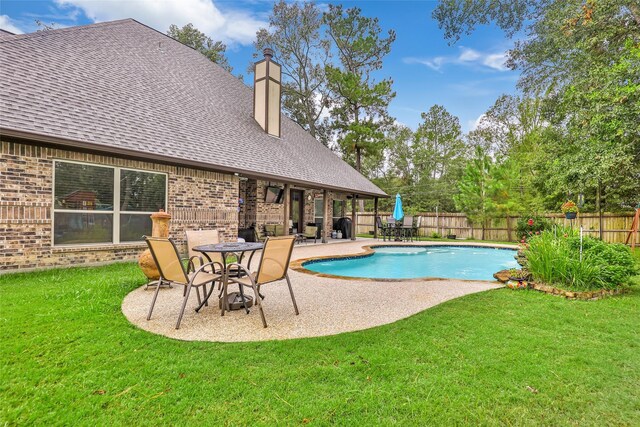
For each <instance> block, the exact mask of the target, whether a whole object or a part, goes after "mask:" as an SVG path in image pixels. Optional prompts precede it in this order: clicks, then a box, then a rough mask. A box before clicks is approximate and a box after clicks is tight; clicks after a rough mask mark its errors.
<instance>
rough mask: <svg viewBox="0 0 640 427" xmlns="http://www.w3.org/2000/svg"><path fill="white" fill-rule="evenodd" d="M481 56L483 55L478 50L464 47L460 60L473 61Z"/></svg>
mask: <svg viewBox="0 0 640 427" xmlns="http://www.w3.org/2000/svg"><path fill="white" fill-rule="evenodd" d="M481 57H482V55H480V53H479V52H478V51H475V50H473V49H469V48H466V47H463V48H462V53H460V56H458V60H460V61H461V62H473V61H476V60H478V59H479V58H481Z"/></svg>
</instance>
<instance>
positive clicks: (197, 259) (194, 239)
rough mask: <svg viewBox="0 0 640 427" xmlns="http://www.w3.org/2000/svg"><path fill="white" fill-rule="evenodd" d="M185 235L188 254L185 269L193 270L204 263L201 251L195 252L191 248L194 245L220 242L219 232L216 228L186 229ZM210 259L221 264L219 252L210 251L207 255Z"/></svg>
mask: <svg viewBox="0 0 640 427" xmlns="http://www.w3.org/2000/svg"><path fill="white" fill-rule="evenodd" d="M185 235H186V236H187V252H188V254H189V266H188V269H187V271H188V272H190V273H191V272H194V271H195V270H196V269H197V268H200V266H201V265H203V264H205V262H204V259H203V258H202V252H196V251H194V250H193V248H195V247H196V246H201V245H214V244H216V243H220V234H219V233H218V230H187V231H185ZM209 257H210V258H211V261H216V262H218V263H220V264H222V256H221V255H220V254H219V253H212V254H210V255H209Z"/></svg>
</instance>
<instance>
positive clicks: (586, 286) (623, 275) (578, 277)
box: [525, 231, 638, 291]
mask: <svg viewBox="0 0 640 427" xmlns="http://www.w3.org/2000/svg"><path fill="white" fill-rule="evenodd" d="M565 236H567V237H565ZM582 248H583V252H582V261H581V260H580V239H579V237H575V236H571V235H569V234H568V233H562V234H558V236H556V235H554V233H552V232H550V231H544V232H542V233H541V234H540V235H536V236H535V237H533V238H532V239H530V241H529V244H528V247H527V249H526V250H525V255H526V257H527V267H528V270H529V271H530V272H531V274H532V275H533V277H534V279H535V280H538V281H542V282H545V283H548V284H552V285H557V286H560V287H562V288H566V289H571V290H580V291H583V290H591V289H613V288H616V287H618V286H620V285H624V284H627V283H628V282H629V280H630V278H631V276H633V275H635V274H636V273H637V271H638V268H637V266H636V264H635V261H634V259H633V256H632V255H631V251H630V250H629V248H627V247H626V246H624V245H620V244H612V243H605V242H602V241H600V240H596V239H594V238H591V237H585V238H584V240H583V246H582Z"/></svg>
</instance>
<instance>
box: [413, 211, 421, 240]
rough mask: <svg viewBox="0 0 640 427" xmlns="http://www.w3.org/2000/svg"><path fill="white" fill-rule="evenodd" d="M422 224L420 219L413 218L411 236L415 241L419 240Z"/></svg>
mask: <svg viewBox="0 0 640 427" xmlns="http://www.w3.org/2000/svg"><path fill="white" fill-rule="evenodd" d="M421 224H422V217H421V216H417V217H414V218H413V236H414V237H415V238H416V240H420V239H419V238H420V225H421Z"/></svg>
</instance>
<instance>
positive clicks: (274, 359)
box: [0, 264, 640, 425]
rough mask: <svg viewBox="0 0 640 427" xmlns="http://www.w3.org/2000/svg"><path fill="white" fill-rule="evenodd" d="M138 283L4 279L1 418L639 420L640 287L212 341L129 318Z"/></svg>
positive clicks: (519, 296) (104, 277)
mask: <svg viewBox="0 0 640 427" xmlns="http://www.w3.org/2000/svg"><path fill="white" fill-rule="evenodd" d="M142 283H143V277H142V274H141V273H140V272H139V271H138V267H137V266H136V265H134V264H117V265H111V266H107V267H100V268H75V269H67V270H51V271H46V272H39V273H31V274H17V275H5V276H0V304H1V306H0V309H1V310H0V324H1V325H2V328H1V330H0V332H1V335H2V345H1V346H0V358H1V360H2V362H1V363H2V371H1V372H2V377H1V378H0V396H1V398H0V422H1V423H2V424H8V425H14V424H19V425H25V424H54V425H78V424H80V425H83V424H84V425H125V424H126V425H158V424H173V425H185V424H205V425H220V424H242V425H254V424H263V425H273V424H278V425H292V424H293V425H295V424H305V423H309V424H311V425H324V424H332V423H335V424H340V425H373V424H383V425H388V424H398V425H427V424H431V425H476V424H483V425H503V424H506V425H640V387H639V386H638V385H639V384H640V290H639V289H638V288H637V287H635V289H634V290H632V291H631V292H630V293H629V294H627V295H625V296H621V297H616V298H609V299H605V300H602V301H596V302H582V301H568V300H564V299H561V298H558V297H554V296H550V295H546V294H542V293H537V292H533V291H511V290H507V289H500V290H495V291H489V292H484V293H480V294H475V295H470V296H467V297H464V298H460V299H457V300H453V301H450V302H447V303H445V304H442V305H439V306H437V307H435V308H432V309H430V310H427V311H424V312H422V313H419V314H417V315H415V316H413V317H411V318H408V319H405V320H402V321H399V322H396V323H394V324H391V325H386V326H383V327H378V328H374V329H370V330H366V331H361V332H356V333H348V334H342V335H338V336H333V337H323V338H314V339H303V340H294V341H282V342H258V343H246V344H243V343H240V344H220V343H197V342H196V343H192V342H180V341H175V340H171V339H167V338H164V337H161V336H156V335H152V334H150V333H147V332H145V331H142V330H139V329H137V328H135V327H134V326H132V325H131V324H129V322H128V321H127V320H126V319H125V318H124V317H123V315H122V314H121V312H120V304H121V302H122V299H123V298H124V296H125V295H126V294H127V293H128V292H129V291H131V290H132V289H134V288H135V287H137V286H140V285H141V284H142ZM294 285H295V284H294ZM385 286H386V285H385ZM388 286H389V287H393V284H392V283H389V284H388ZM149 297H150V298H151V294H150V296H149ZM301 310H313V307H301ZM167 321H168V322H173V321H174V319H167ZM184 327H188V324H185V325H184Z"/></svg>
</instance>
